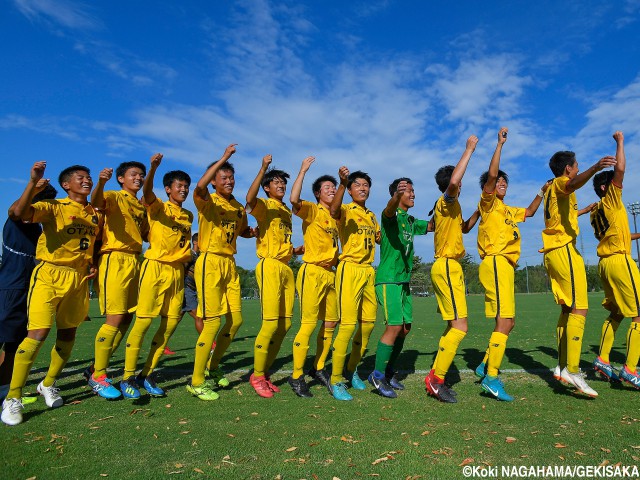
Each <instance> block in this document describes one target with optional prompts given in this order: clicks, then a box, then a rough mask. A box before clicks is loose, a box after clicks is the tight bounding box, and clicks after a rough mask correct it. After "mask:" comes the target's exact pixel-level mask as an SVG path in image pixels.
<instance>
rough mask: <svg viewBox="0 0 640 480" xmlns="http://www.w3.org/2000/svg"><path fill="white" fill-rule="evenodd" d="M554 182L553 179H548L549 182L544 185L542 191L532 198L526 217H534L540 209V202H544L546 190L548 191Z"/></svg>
mask: <svg viewBox="0 0 640 480" xmlns="http://www.w3.org/2000/svg"><path fill="white" fill-rule="evenodd" d="M552 182H553V180H547V182H546V183H545V184H544V185H543V186H542V188H541V189H540V191H539V192H538V193H537V194H536V196H535V197H534V199H533V200H531V203H530V204H529V206H528V207H527V209H526V212H525V217H533V216H534V215H535V214H536V212H537V211H538V207H539V206H540V204H541V203H542V199H543V198H544V192H546V191H547V189H548V188H549V187H550V186H551V183H552Z"/></svg>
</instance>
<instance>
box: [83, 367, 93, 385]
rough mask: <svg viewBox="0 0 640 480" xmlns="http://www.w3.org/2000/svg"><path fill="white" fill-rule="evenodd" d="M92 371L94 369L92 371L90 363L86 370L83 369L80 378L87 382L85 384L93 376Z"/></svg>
mask: <svg viewBox="0 0 640 480" xmlns="http://www.w3.org/2000/svg"><path fill="white" fill-rule="evenodd" d="M94 371H95V369H94V367H93V363H92V364H91V365H89V366H88V367H87V368H85V369H84V371H83V372H82V376H83V377H84V378H85V379H86V380H87V382H88V381H89V379H90V378H91V375H93V372H94Z"/></svg>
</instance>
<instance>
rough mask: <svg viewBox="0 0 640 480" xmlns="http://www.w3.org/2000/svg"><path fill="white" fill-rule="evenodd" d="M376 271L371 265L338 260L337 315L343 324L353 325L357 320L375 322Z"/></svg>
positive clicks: (376, 305) (376, 306)
mask: <svg viewBox="0 0 640 480" xmlns="http://www.w3.org/2000/svg"><path fill="white" fill-rule="evenodd" d="M375 280H376V271H375V270H374V269H373V267H372V266H371V265H360V264H358V263H352V262H340V263H339V264H338V269H337V271H336V291H337V292H338V316H339V317H340V323H342V324H343V325H355V324H356V323H357V322H358V320H362V321H363V322H375V321H376V313H377V309H378V304H377V302H376V287H375Z"/></svg>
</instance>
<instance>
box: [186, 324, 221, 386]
mask: <svg viewBox="0 0 640 480" xmlns="http://www.w3.org/2000/svg"><path fill="white" fill-rule="evenodd" d="M219 329H220V317H213V318H207V319H204V320H203V327H202V332H201V333H200V335H199V336H198V341H197V342H196V354H195V359H194V361H193V376H192V377H191V385H193V386H194V387H198V386H200V385H202V384H203V383H204V380H205V379H204V369H205V367H206V366H207V361H208V360H209V354H210V353H211V345H213V339H214V338H215V337H216V333H218V330H219ZM216 348H217V346H216Z"/></svg>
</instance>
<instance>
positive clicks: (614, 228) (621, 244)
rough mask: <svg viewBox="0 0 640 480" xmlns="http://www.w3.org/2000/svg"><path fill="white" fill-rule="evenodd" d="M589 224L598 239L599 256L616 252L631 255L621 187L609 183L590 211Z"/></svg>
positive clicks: (629, 236)
mask: <svg viewBox="0 0 640 480" xmlns="http://www.w3.org/2000/svg"><path fill="white" fill-rule="evenodd" d="M591 226H592V227H593V233H594V235H595V236H596V238H597V239H598V240H599V243H598V250H597V251H598V256H599V257H608V256H610V255H615V254H617V253H623V254H626V255H631V230H630V229H629V217H628V216H627V209H626V208H625V206H624V203H622V187H619V186H617V185H616V184H614V183H613V182H611V183H610V184H609V186H608V187H607V193H605V195H604V197H602V199H601V200H600V201H599V202H598V205H597V206H596V208H595V210H593V211H592V212H591Z"/></svg>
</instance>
